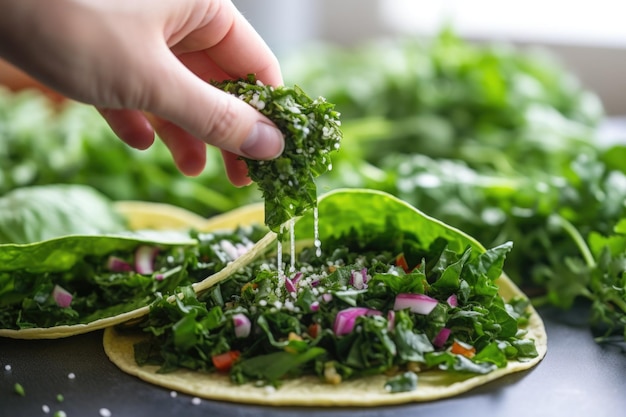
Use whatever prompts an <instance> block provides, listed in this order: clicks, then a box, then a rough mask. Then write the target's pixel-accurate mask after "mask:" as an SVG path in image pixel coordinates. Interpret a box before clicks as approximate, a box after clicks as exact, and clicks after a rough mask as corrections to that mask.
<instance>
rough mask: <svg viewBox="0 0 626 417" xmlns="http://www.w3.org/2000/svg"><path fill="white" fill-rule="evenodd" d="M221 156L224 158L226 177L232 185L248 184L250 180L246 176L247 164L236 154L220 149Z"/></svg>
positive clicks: (241, 185)
mask: <svg viewBox="0 0 626 417" xmlns="http://www.w3.org/2000/svg"><path fill="white" fill-rule="evenodd" d="M222 158H223V159H224V166H225V168H226V174H227V175H228V179H229V180H230V182H231V183H232V184H233V185H234V186H236V187H243V186H244V185H250V183H251V182H252V180H251V179H250V177H249V176H248V166H247V165H246V163H245V162H244V161H243V160H242V159H241V158H239V156H238V155H235V154H233V153H230V152H226V151H222Z"/></svg>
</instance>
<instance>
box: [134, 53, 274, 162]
mask: <svg viewBox="0 0 626 417" xmlns="http://www.w3.org/2000/svg"><path fill="white" fill-rule="evenodd" d="M149 62H150V63H151V67H150V70H149V71H145V72H144V73H145V74H148V76H147V77H146V78H145V79H144V80H143V82H144V83H146V85H145V86H144V88H145V91H149V92H151V95H150V97H148V100H146V103H145V110H147V111H149V112H150V113H153V114H155V115H156V116H158V117H159V118H161V119H163V120H167V121H168V122H164V123H169V124H173V125H177V126H179V127H180V128H182V129H184V130H185V131H187V132H188V133H189V134H190V135H192V136H195V137H196V138H198V139H200V140H202V141H204V142H206V143H208V144H211V145H214V146H217V147H219V148H221V149H223V150H225V151H228V152H231V153H234V154H237V155H242V156H246V157H248V158H252V159H272V158H275V157H277V156H279V155H280V154H281V153H282V151H283V148H284V139H283V136H282V133H281V132H280V131H279V130H278V129H277V128H276V127H275V126H274V124H273V123H272V122H271V121H269V119H267V118H266V117H265V116H263V115H262V114H261V113H260V112H258V111H257V110H256V109H254V108H253V107H252V106H250V105H248V104H247V103H245V102H243V101H242V100H240V99H238V98H236V97H234V96H232V95H230V94H227V93H225V92H223V91H221V90H219V89H217V88H215V87H213V86H211V85H209V84H207V83H206V82H205V81H204V80H202V79H201V78H200V77H198V76H196V75H195V74H194V73H192V72H191V71H190V70H189V69H188V68H187V67H186V66H185V65H183V63H182V62H181V61H179V60H178V59H177V58H176V57H175V56H174V55H172V54H171V53H170V52H169V50H167V51H166V52H165V51H164V52H163V53H162V55H161V57H159V58H156V59H152V60H150V61H149ZM155 63H156V64H155ZM162 128H164V126H162ZM167 129H171V128H167Z"/></svg>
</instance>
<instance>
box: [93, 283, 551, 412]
mask: <svg viewBox="0 0 626 417" xmlns="http://www.w3.org/2000/svg"><path fill="white" fill-rule="evenodd" d="M498 285H499V287H500V294H501V295H502V297H503V298H504V299H509V298H511V297H515V296H518V297H524V294H523V293H522V291H521V290H520V289H519V288H518V287H517V286H516V285H515V284H514V283H513V282H512V281H511V280H510V279H509V278H508V277H506V276H502V277H501V278H500V279H499V280H498ZM529 309H530V310H529V311H530V313H531V314H530V319H529V324H528V327H527V328H526V330H527V331H528V334H527V336H526V337H527V338H529V339H532V340H534V341H535V345H536V348H537V353H538V356H537V357H536V358H532V359H530V360H528V361H525V362H517V361H510V362H509V363H508V365H507V366H506V367H505V368H501V369H496V370H495V371H493V372H491V373H489V374H486V375H475V374H465V373H450V372H443V371H437V370H429V371H425V372H421V373H419V374H418V378H419V380H418V384H417V389H416V390H414V391H410V392H402V393H395V394H391V393H389V392H387V391H385V389H384V384H385V381H386V380H387V379H388V378H389V377H388V376H385V375H382V376H372V377H366V378H360V379H355V380H349V381H344V382H342V383H341V384H340V385H330V384H326V383H324V382H322V381H320V380H319V379H318V378H316V377H311V376H309V377H304V378H298V379H295V380H289V381H286V382H285V383H284V384H283V385H282V386H281V387H280V388H278V389H267V388H259V387H255V386H253V385H252V384H246V385H235V384H233V383H231V381H230V379H229V378H228V377H227V376H225V375H220V374H216V373H204V372H197V371H191V370H186V369H180V370H177V371H174V372H172V373H167V374H161V373H157V370H158V369H159V367H158V366H139V365H137V363H136V362H135V357H134V350H133V346H134V344H135V343H137V342H139V341H141V340H142V339H143V338H144V336H143V335H140V334H128V333H120V332H118V331H117V330H115V328H108V329H106V330H105V332H104V350H105V352H106V354H107V356H108V357H109V359H110V360H111V361H112V362H113V363H115V364H116V365H117V366H118V367H119V368H120V369H121V370H123V371H124V372H126V373H128V374H131V375H134V376H136V377H139V378H140V379H142V380H144V381H146V382H149V383H152V384H155V385H159V386H162V387H166V388H169V389H172V390H176V391H180V392H184V393H187V394H189V395H194V396H198V397H203V398H207V399H212V400H221V401H230V402H236V403H253V404H262V405H274V406H288V405H289V406H316V407H321V406H329V407H330V406H376V405H385V404H401V403H408V402H420V401H431V400H436V399H441V398H446V397H452V396H455V395H459V394H461V393H463V392H466V391H469V390H471V389H472V388H476V387H478V386H480V385H483V384H486V383H487V382H489V381H493V380H495V379H498V378H501V377H502V376H504V375H508V374H511V373H514V372H519V371H523V370H526V369H529V368H532V367H533V366H535V365H537V364H538V363H539V362H540V361H541V360H542V359H543V357H544V356H545V354H546V349H547V334H546V331H545V328H544V325H543V321H542V320H541V317H540V316H539V314H538V313H537V311H536V310H535V309H534V308H532V307H529Z"/></svg>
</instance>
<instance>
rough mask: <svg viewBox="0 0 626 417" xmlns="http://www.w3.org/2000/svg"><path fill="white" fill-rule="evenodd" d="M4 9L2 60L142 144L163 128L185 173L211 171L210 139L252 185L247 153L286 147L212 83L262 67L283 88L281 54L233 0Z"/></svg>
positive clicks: (121, 0)
mask: <svg viewBox="0 0 626 417" xmlns="http://www.w3.org/2000/svg"><path fill="white" fill-rule="evenodd" d="M0 10H2V13H0V38H2V39H3V42H1V43H0V56H3V57H5V58H6V59H8V60H9V61H11V62H12V63H14V64H15V65H17V66H18V67H20V68H22V69H23V70H24V71H26V72H28V73H29V74H30V75H32V76H33V77H35V78H36V79H38V80H39V81H41V82H42V83H44V84H46V85H48V86H49V87H51V88H53V89H54V90H56V91H59V92H60V93H62V94H64V95H66V96H68V97H70V98H72V99H75V100H79V101H82V102H85V103H89V104H93V105H95V106H96V107H97V108H98V109H99V111H100V113H101V114H102V115H103V116H104V118H105V119H106V120H107V121H108V123H109V125H110V126H111V128H112V129H113V131H114V132H115V133H116V134H117V135H118V136H119V137H120V138H121V139H122V140H123V141H124V142H126V143H127V144H128V145H130V146H132V147H134V148H138V149H146V148H148V147H149V146H150V145H151V144H152V143H153V141H154V134H155V132H156V133H157V134H158V135H159V137H160V138H161V139H162V140H163V141H164V142H165V144H166V145H167V147H168V148H169V150H170V152H171V153H172V156H173V158H174V161H175V163H176V165H177V166H178V168H179V169H180V170H181V171H182V172H183V173H185V174H187V175H198V174H199V173H200V172H201V171H202V170H203V169H204V166H205V163H206V150H205V146H206V144H211V145H214V146H217V147H219V148H221V150H222V155H223V157H224V162H225V166H226V171H227V173H228V176H229V179H230V180H231V182H232V183H233V184H235V185H238V186H240V185H245V184H248V183H249V182H250V180H249V178H248V177H247V167H246V165H245V163H244V162H243V161H241V160H239V159H238V156H239V155H243V156H246V157H248V158H252V159H271V158H274V157H276V156H278V155H280V153H281V152H282V149H283V146H284V140H283V137H282V135H281V133H280V131H279V130H278V129H276V127H275V126H274V125H273V124H272V122H270V121H269V120H268V119H267V118H265V117H264V116H263V115H261V114H260V113H259V112H258V111H256V110H255V109H254V108H252V107H251V106H249V105H248V104H246V103H244V102H242V101H241V100H239V99H237V98H235V97H233V96H230V95H228V94H226V93H224V92H222V91H220V90H218V89H216V88H214V87H213V86H211V85H210V84H209V83H208V81H211V80H224V79H230V78H239V77H243V76H246V75H247V74H249V73H254V74H256V76H257V78H258V79H259V80H261V81H262V82H264V83H265V84H270V85H279V84H282V76H281V72H280V68H279V64H278V61H277V59H276V57H275V56H274V55H273V54H272V52H271V51H270V50H269V48H268V46H267V45H266V44H265V43H264V42H263V40H262V39H261V37H260V36H259V35H258V34H257V33H256V32H255V31H254V29H253V28H252V27H251V25H250V24H249V23H248V22H247V21H246V20H245V19H244V18H243V16H242V15H241V14H240V13H239V12H238V11H237V9H236V8H235V6H234V5H233V4H232V3H231V2H230V1H228V0H179V1H159V0H132V1H131V0H107V1H105V2H102V1H99V0H55V1H38V0H20V1H14V0H0Z"/></svg>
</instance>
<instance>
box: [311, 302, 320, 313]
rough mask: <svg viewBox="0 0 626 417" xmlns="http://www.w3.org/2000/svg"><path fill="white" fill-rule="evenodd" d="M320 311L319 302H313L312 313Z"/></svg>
mask: <svg viewBox="0 0 626 417" xmlns="http://www.w3.org/2000/svg"><path fill="white" fill-rule="evenodd" d="M319 309H320V302H319V301H313V302H312V303H311V311H317V310H319Z"/></svg>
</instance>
